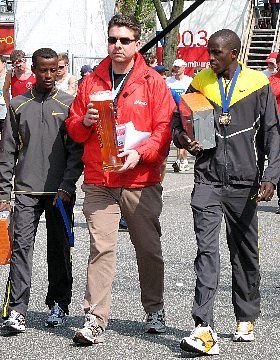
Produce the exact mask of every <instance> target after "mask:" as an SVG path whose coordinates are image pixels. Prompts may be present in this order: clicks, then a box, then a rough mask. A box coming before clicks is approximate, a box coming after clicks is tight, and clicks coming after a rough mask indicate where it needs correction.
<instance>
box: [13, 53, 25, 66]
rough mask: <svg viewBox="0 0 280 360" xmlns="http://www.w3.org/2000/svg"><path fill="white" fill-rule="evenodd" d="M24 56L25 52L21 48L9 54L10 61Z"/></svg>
mask: <svg viewBox="0 0 280 360" xmlns="http://www.w3.org/2000/svg"><path fill="white" fill-rule="evenodd" d="M23 58H25V52H24V51H22V50H13V51H12V52H11V54H10V60H11V62H12V63H13V62H15V61H16V60H19V59H23Z"/></svg>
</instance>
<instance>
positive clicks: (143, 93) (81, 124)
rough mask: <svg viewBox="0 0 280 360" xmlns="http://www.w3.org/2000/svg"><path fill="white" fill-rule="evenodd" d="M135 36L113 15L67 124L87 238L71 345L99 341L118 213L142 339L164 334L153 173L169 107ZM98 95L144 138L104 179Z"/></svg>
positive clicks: (133, 26) (166, 138)
mask: <svg viewBox="0 0 280 360" xmlns="http://www.w3.org/2000/svg"><path fill="white" fill-rule="evenodd" d="M140 31H141V29H140V25H139V23H138V22H137V21H136V20H135V19H134V18H133V17H130V16H126V15H121V14H119V15H115V16H114V17H113V18H112V19H111V20H110V22H109V26H108V54H109V56H108V57H107V58H105V59H104V60H103V61H102V62H101V63H100V64H99V65H98V66H97V68H96V69H95V71H94V73H92V74H91V75H89V76H88V77H87V78H86V79H85V80H84V81H83V83H82V84H81V86H80V88H79V90H78V93H77V96H76V98H75V100H74V102H73V105H72V107H71V111H70V117H69V119H68V120H67V129H68V132H69V134H70V136H71V137H72V138H73V139H74V140H75V141H77V142H81V143H84V155H83V162H84V165H85V170H84V184H83V186H82V189H83V191H84V192H85V200H84V207H83V211H84V214H85V217H86V221H87V225H88V229H89V232H90V255H89V262H88V277H87V287H86V293H85V303H84V310H85V324H84V327H83V328H82V329H81V330H79V331H77V332H76V334H75V336H74V339H73V340H74V342H76V343H81V344H88V345H91V344H95V343H99V342H102V341H103V340H102V333H103V332H104V330H105V328H106V326H107V323H108V316H109V311H110V304H111V288H112V281H113V276H114V271H115V263H116V247H117V234H118V224H119V219H120V214H121V212H122V214H123V215H124V217H125V219H126V221H127V224H128V228H129V233H130V237H131V241H132V243H133V245H134V247H135V251H136V258H137V264H138V271H139V280H140V288H141V301H142V304H143V307H144V310H145V312H146V314H147V318H146V323H145V331H146V332H149V333H163V332H165V316H164V304H163V287H164V263H163V258H162V250H161V243H160V236H161V228H160V222H159V216H160V214H161V210H162V199H161V193H162V187H161V185H160V168H161V164H162V162H163V160H164V159H165V156H166V153H167V150H168V148H169V145H170V140H171V133H170V121H171V117H172V112H173V110H174V108H175V103H174V101H173V99H172V96H171V93H170V91H169V90H168V88H167V86H166V84H165V81H164V79H163V78H162V77H161V76H160V75H159V74H158V73H157V72H156V71H154V70H153V69H151V68H150V67H148V66H147V65H146V63H145V61H144V59H143V57H142V56H141V55H140V54H139V53H138V50H139V48H140V40H139V39H140ZM99 90H112V92H113V97H114V110H115V121H116V124H117V125H123V124H126V123H128V122H130V121H131V122H133V125H134V127H135V129H136V130H137V131H142V132H150V133H151V135H150V137H149V138H148V139H147V140H146V141H145V142H144V143H142V145H140V146H138V147H136V148H135V149H131V150H127V151H124V152H122V153H121V154H120V156H121V157H122V158H123V159H125V160H124V164H123V166H122V167H121V168H120V169H119V170H118V171H108V172H105V173H104V172H103V170H102V158H101V151H100V146H99V142H98V137H97V132H96V122H97V120H98V118H99V115H98V111H97V110H96V109H94V108H93V104H91V103H90V99H89V95H90V94H92V93H94V92H96V91H99Z"/></svg>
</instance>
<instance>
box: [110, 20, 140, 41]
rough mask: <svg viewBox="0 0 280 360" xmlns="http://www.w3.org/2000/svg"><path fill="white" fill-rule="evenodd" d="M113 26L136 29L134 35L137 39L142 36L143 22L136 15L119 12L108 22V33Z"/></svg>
mask: <svg viewBox="0 0 280 360" xmlns="http://www.w3.org/2000/svg"><path fill="white" fill-rule="evenodd" d="M113 26H119V27H121V26H124V27H127V28H129V29H131V30H133V31H134V37H135V39H136V40H139V39H140V36H141V24H140V22H139V21H138V20H136V18H135V17H134V16H129V15H124V14H117V15H115V16H113V17H112V19H111V20H110V21H109V24H108V33H109V30H110V29H111V27H113Z"/></svg>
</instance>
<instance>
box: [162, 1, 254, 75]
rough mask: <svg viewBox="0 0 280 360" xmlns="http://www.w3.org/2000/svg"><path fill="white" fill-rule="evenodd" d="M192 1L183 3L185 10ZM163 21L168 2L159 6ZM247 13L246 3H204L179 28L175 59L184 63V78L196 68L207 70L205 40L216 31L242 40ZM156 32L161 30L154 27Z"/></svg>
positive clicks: (167, 10)
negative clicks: (161, 7)
mask: <svg viewBox="0 0 280 360" xmlns="http://www.w3.org/2000/svg"><path fill="white" fill-rule="evenodd" d="M193 2H194V1H185V7H184V9H187V8H188V7H189V6H190V5H191V4H192V3H193ZM162 5H163V7H164V10H165V12H166V14H167V17H169V16H170V15H169V14H170V11H171V8H170V5H169V3H168V2H165V3H162ZM248 9H249V1H247V0H235V1H231V0H206V1H205V2H204V3H203V4H202V5H200V6H199V7H198V8H197V9H196V10H195V11H194V12H193V13H192V14H190V15H189V16H188V17H187V18H186V19H184V20H183V21H182V22H181V24H180V29H179V35H178V52H177V58H181V59H184V61H185V62H186V63H187V66H186V71H185V72H186V74H187V75H193V71H194V69H195V67H196V66H200V67H202V68H205V67H208V66H209V57H208V53H207V44H208V39H209V37H210V36H211V35H212V34H213V33H214V32H215V31H217V30H220V29H231V30H233V31H235V32H236V33H237V34H238V35H239V36H240V38H242V34H243V30H244V27H245V26H246V20H247V15H248ZM157 30H158V31H160V30H161V27H160V25H159V21H158V25H157ZM157 56H158V59H159V62H161V58H162V43H159V44H158V48H157Z"/></svg>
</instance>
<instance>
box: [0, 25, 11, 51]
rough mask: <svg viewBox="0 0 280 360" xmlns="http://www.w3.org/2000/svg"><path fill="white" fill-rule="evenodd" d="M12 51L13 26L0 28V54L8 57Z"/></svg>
mask: <svg viewBox="0 0 280 360" xmlns="http://www.w3.org/2000/svg"><path fill="white" fill-rule="evenodd" d="M13 50H14V26H13V25H2V24H1V26H0V54H1V55H9V54H10V53H11V52H12V51H13Z"/></svg>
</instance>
